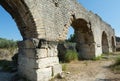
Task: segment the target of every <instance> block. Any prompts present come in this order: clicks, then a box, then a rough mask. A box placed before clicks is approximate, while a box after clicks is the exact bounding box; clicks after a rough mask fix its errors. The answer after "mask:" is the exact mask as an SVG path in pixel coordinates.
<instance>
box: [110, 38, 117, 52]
mask: <svg viewBox="0 0 120 81" xmlns="http://www.w3.org/2000/svg"><path fill="white" fill-rule="evenodd" d="M111 47H112V52H115V51H116V48H115V39H114V37H113V36H112V38H111Z"/></svg>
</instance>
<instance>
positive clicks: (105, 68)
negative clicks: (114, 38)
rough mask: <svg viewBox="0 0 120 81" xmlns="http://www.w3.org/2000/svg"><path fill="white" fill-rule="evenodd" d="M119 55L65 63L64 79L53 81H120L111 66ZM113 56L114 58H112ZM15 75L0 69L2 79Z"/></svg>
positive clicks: (7, 80) (8, 80) (119, 75)
mask: <svg viewBox="0 0 120 81" xmlns="http://www.w3.org/2000/svg"><path fill="white" fill-rule="evenodd" d="M114 57H117V56H114V55H112V56H109V57H108V56H107V57H105V58H108V59H103V60H99V61H90V60H87V61H78V62H73V63H68V64H65V66H66V71H65V72H68V74H65V75H66V77H65V78H64V79H54V80H52V81H120V74H115V73H113V72H112V71H111V70H110V69H109V66H110V65H111V64H113V63H114V60H113V58H114ZM111 58H112V59H111ZM12 76H13V75H12V74H10V73H5V72H1V71H0V81H10V79H11V77H12Z"/></svg>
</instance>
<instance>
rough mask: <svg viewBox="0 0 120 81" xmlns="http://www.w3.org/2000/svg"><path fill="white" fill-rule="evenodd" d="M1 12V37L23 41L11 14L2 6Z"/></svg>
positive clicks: (0, 7)
mask: <svg viewBox="0 0 120 81" xmlns="http://www.w3.org/2000/svg"><path fill="white" fill-rule="evenodd" d="M0 12H1V13H0V22H1V24H0V25H1V30H2V31H0V37H1V38H5V39H8V40H14V41H16V40H17V41H18V40H19V41H20V40H23V38H22V36H21V34H20V31H19V29H18V27H17V25H16V22H15V21H14V19H12V17H11V16H10V14H9V13H8V12H7V11H6V10H5V9H4V8H3V7H2V6H0ZM9 27H10V28H9Z"/></svg>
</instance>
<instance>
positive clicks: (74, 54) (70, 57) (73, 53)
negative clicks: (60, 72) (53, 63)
mask: <svg viewBox="0 0 120 81" xmlns="http://www.w3.org/2000/svg"><path fill="white" fill-rule="evenodd" d="M73 60H78V54H77V52H76V51H74V50H67V53H66V54H65V62H71V61H73Z"/></svg>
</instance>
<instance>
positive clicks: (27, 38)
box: [0, 0, 116, 81]
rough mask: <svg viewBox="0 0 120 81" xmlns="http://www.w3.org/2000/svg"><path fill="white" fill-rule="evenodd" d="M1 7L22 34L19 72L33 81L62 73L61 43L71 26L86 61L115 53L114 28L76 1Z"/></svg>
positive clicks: (16, 0) (26, 0)
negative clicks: (58, 49) (59, 48)
mask: <svg viewBox="0 0 120 81" xmlns="http://www.w3.org/2000/svg"><path fill="white" fill-rule="evenodd" d="M0 5H2V7H3V8H4V9H6V11H7V12H8V13H10V15H11V16H12V17H13V19H14V20H15V22H16V23H17V25H18V28H19V30H20V32H21V35H22V37H23V41H21V42H19V44H18V45H19V60H18V61H19V63H18V64H19V66H18V69H19V70H18V71H19V74H20V75H21V76H25V77H27V78H28V79H30V80H31V81H48V80H49V79H51V78H52V77H54V76H56V75H57V74H58V73H60V72H61V65H60V64H59V60H58V57H57V53H58V52H57V44H58V41H64V40H65V39H66V36H67V32H68V27H69V26H73V28H74V30H75V34H76V35H77V50H78V52H79V55H80V56H82V57H83V58H85V59H90V58H93V57H97V56H100V55H101V54H102V53H104V52H113V51H115V46H116V44H115V34H114V30H113V29H112V28H111V26H110V25H109V24H107V23H105V22H104V21H103V20H102V19H101V18H100V17H99V16H98V15H97V14H94V13H92V12H91V11H87V10H86V9H85V8H83V7H82V6H81V5H80V4H78V3H77V1H76V0H0ZM104 38H105V39H104ZM103 40H104V41H103ZM105 41H107V43H106V42H105ZM104 44H105V45H104ZM104 49H108V50H107V51H104Z"/></svg>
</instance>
